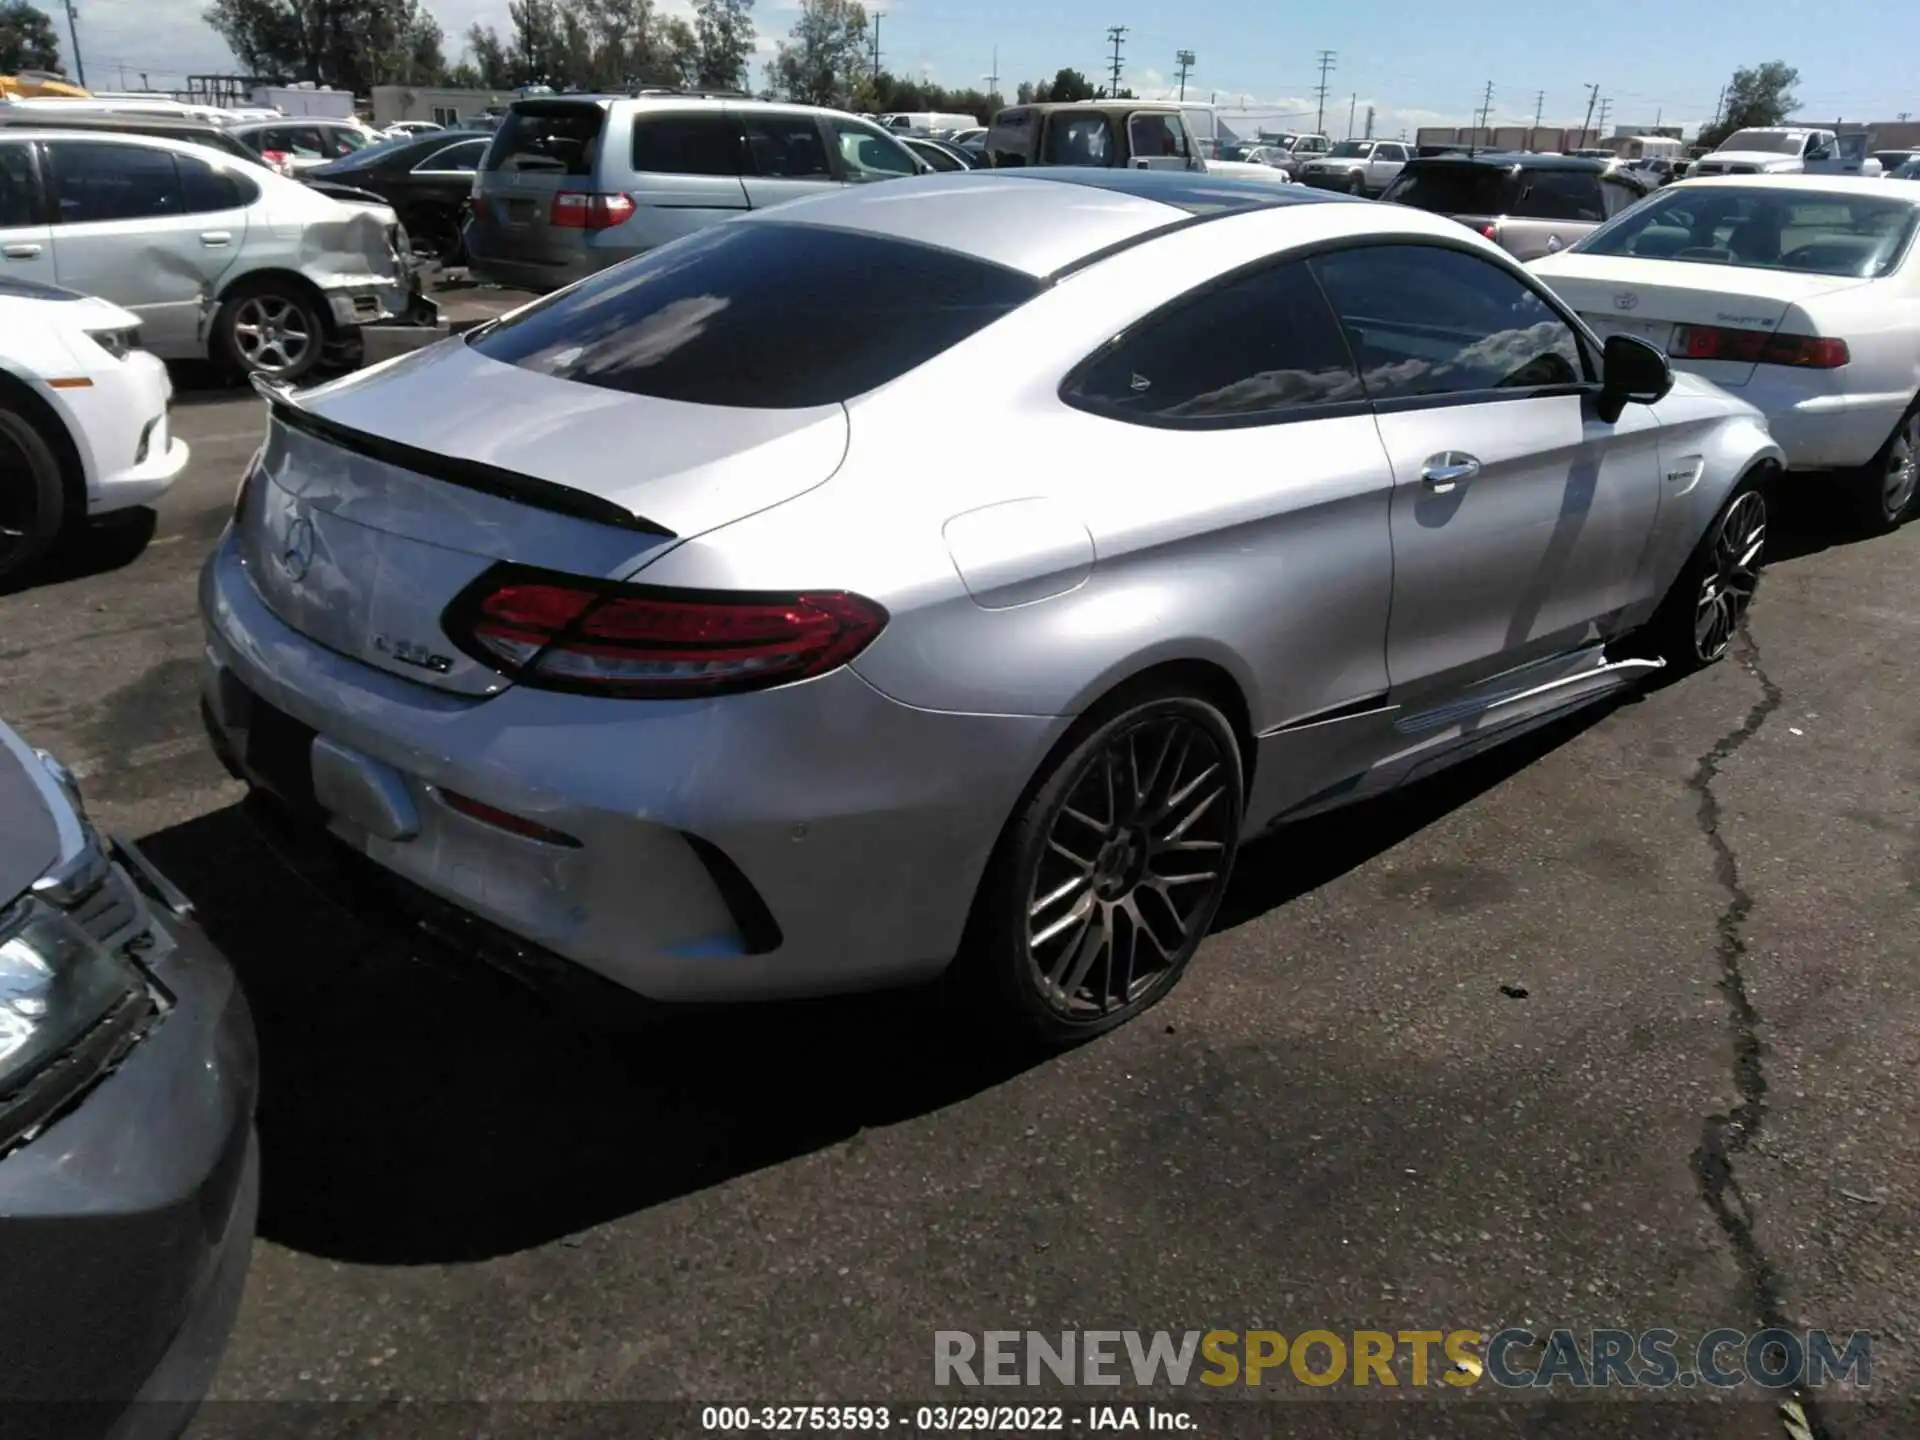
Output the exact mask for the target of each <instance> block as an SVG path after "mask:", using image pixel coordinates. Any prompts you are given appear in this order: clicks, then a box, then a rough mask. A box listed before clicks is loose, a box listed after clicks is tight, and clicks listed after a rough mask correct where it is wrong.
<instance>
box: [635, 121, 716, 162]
mask: <svg viewBox="0 0 1920 1440" xmlns="http://www.w3.org/2000/svg"><path fill="white" fill-rule="evenodd" d="M633 168H634V169H635V170H639V171H641V172H643V173H648V174H657V175H738V174H739V173H740V131H739V129H738V128H737V127H736V126H735V125H734V123H733V122H732V121H731V120H728V119H727V118H726V117H725V116H724V115H720V114H718V113H709V114H703V115H641V116H639V117H638V118H637V119H635V121H634V122H633Z"/></svg>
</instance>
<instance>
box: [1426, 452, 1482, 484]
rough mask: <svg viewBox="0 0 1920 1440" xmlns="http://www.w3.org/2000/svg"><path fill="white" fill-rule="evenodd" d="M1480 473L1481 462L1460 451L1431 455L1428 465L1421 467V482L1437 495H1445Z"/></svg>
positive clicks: (1428, 458)
mask: <svg viewBox="0 0 1920 1440" xmlns="http://www.w3.org/2000/svg"><path fill="white" fill-rule="evenodd" d="M1479 473H1480V462H1479V461H1478V460H1476V459H1474V458H1473V456H1471V455H1463V454H1461V453H1460V452H1459V451H1458V450H1447V451H1444V452H1442V453H1441V454H1439V455H1429V456H1428V457H1427V463H1426V464H1425V465H1423V466H1421V467H1420V478H1421V480H1422V481H1424V482H1425V484H1426V487H1427V488H1428V489H1429V490H1431V491H1432V492H1433V493H1434V494H1436V495H1445V494H1446V493H1447V492H1448V491H1450V490H1452V489H1453V487H1454V486H1456V485H1459V484H1461V483H1463V482H1464V481H1467V480H1471V479H1473V477H1474V476H1476V475H1478V474H1479Z"/></svg>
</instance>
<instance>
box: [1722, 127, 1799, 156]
mask: <svg viewBox="0 0 1920 1440" xmlns="http://www.w3.org/2000/svg"><path fill="white" fill-rule="evenodd" d="M1806 140H1807V137H1806V136H1805V135H1799V134H1795V133H1794V132H1793V131H1791V130H1736V131H1734V132H1733V134H1731V135H1729V136H1728V137H1727V138H1726V139H1724V140H1722V141H1721V142H1720V148H1721V149H1722V150H1765V151H1768V152H1770V153H1772V154H1774V155H1798V154H1799V153H1800V147H1801V146H1803V145H1804V144H1806Z"/></svg>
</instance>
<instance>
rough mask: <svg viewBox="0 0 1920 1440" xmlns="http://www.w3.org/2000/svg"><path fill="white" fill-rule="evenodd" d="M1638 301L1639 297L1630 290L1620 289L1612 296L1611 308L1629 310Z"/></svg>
mask: <svg viewBox="0 0 1920 1440" xmlns="http://www.w3.org/2000/svg"><path fill="white" fill-rule="evenodd" d="M1639 303H1640V297H1639V296H1638V295H1636V294H1634V293H1633V291H1631V290H1622V291H1621V292H1620V293H1619V294H1618V295H1616V296H1614V297H1613V308H1614V309H1616V310H1631V309H1633V307H1634V306H1636V305H1638V304H1639Z"/></svg>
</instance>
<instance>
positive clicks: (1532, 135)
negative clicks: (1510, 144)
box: [1527, 90, 1547, 150]
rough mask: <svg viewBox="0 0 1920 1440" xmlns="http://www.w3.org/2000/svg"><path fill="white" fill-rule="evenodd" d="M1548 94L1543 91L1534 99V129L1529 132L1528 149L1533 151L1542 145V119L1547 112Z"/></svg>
mask: <svg viewBox="0 0 1920 1440" xmlns="http://www.w3.org/2000/svg"><path fill="white" fill-rule="evenodd" d="M1546 108H1547V92H1546V91H1544V90H1542V91H1540V92H1539V93H1538V94H1536V95H1535V96H1534V97H1533V129H1531V130H1529V131H1528V132H1527V149H1529V150H1531V149H1533V147H1534V146H1536V145H1538V144H1539V143H1540V117H1541V115H1543V114H1544V113H1545V112H1546Z"/></svg>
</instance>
